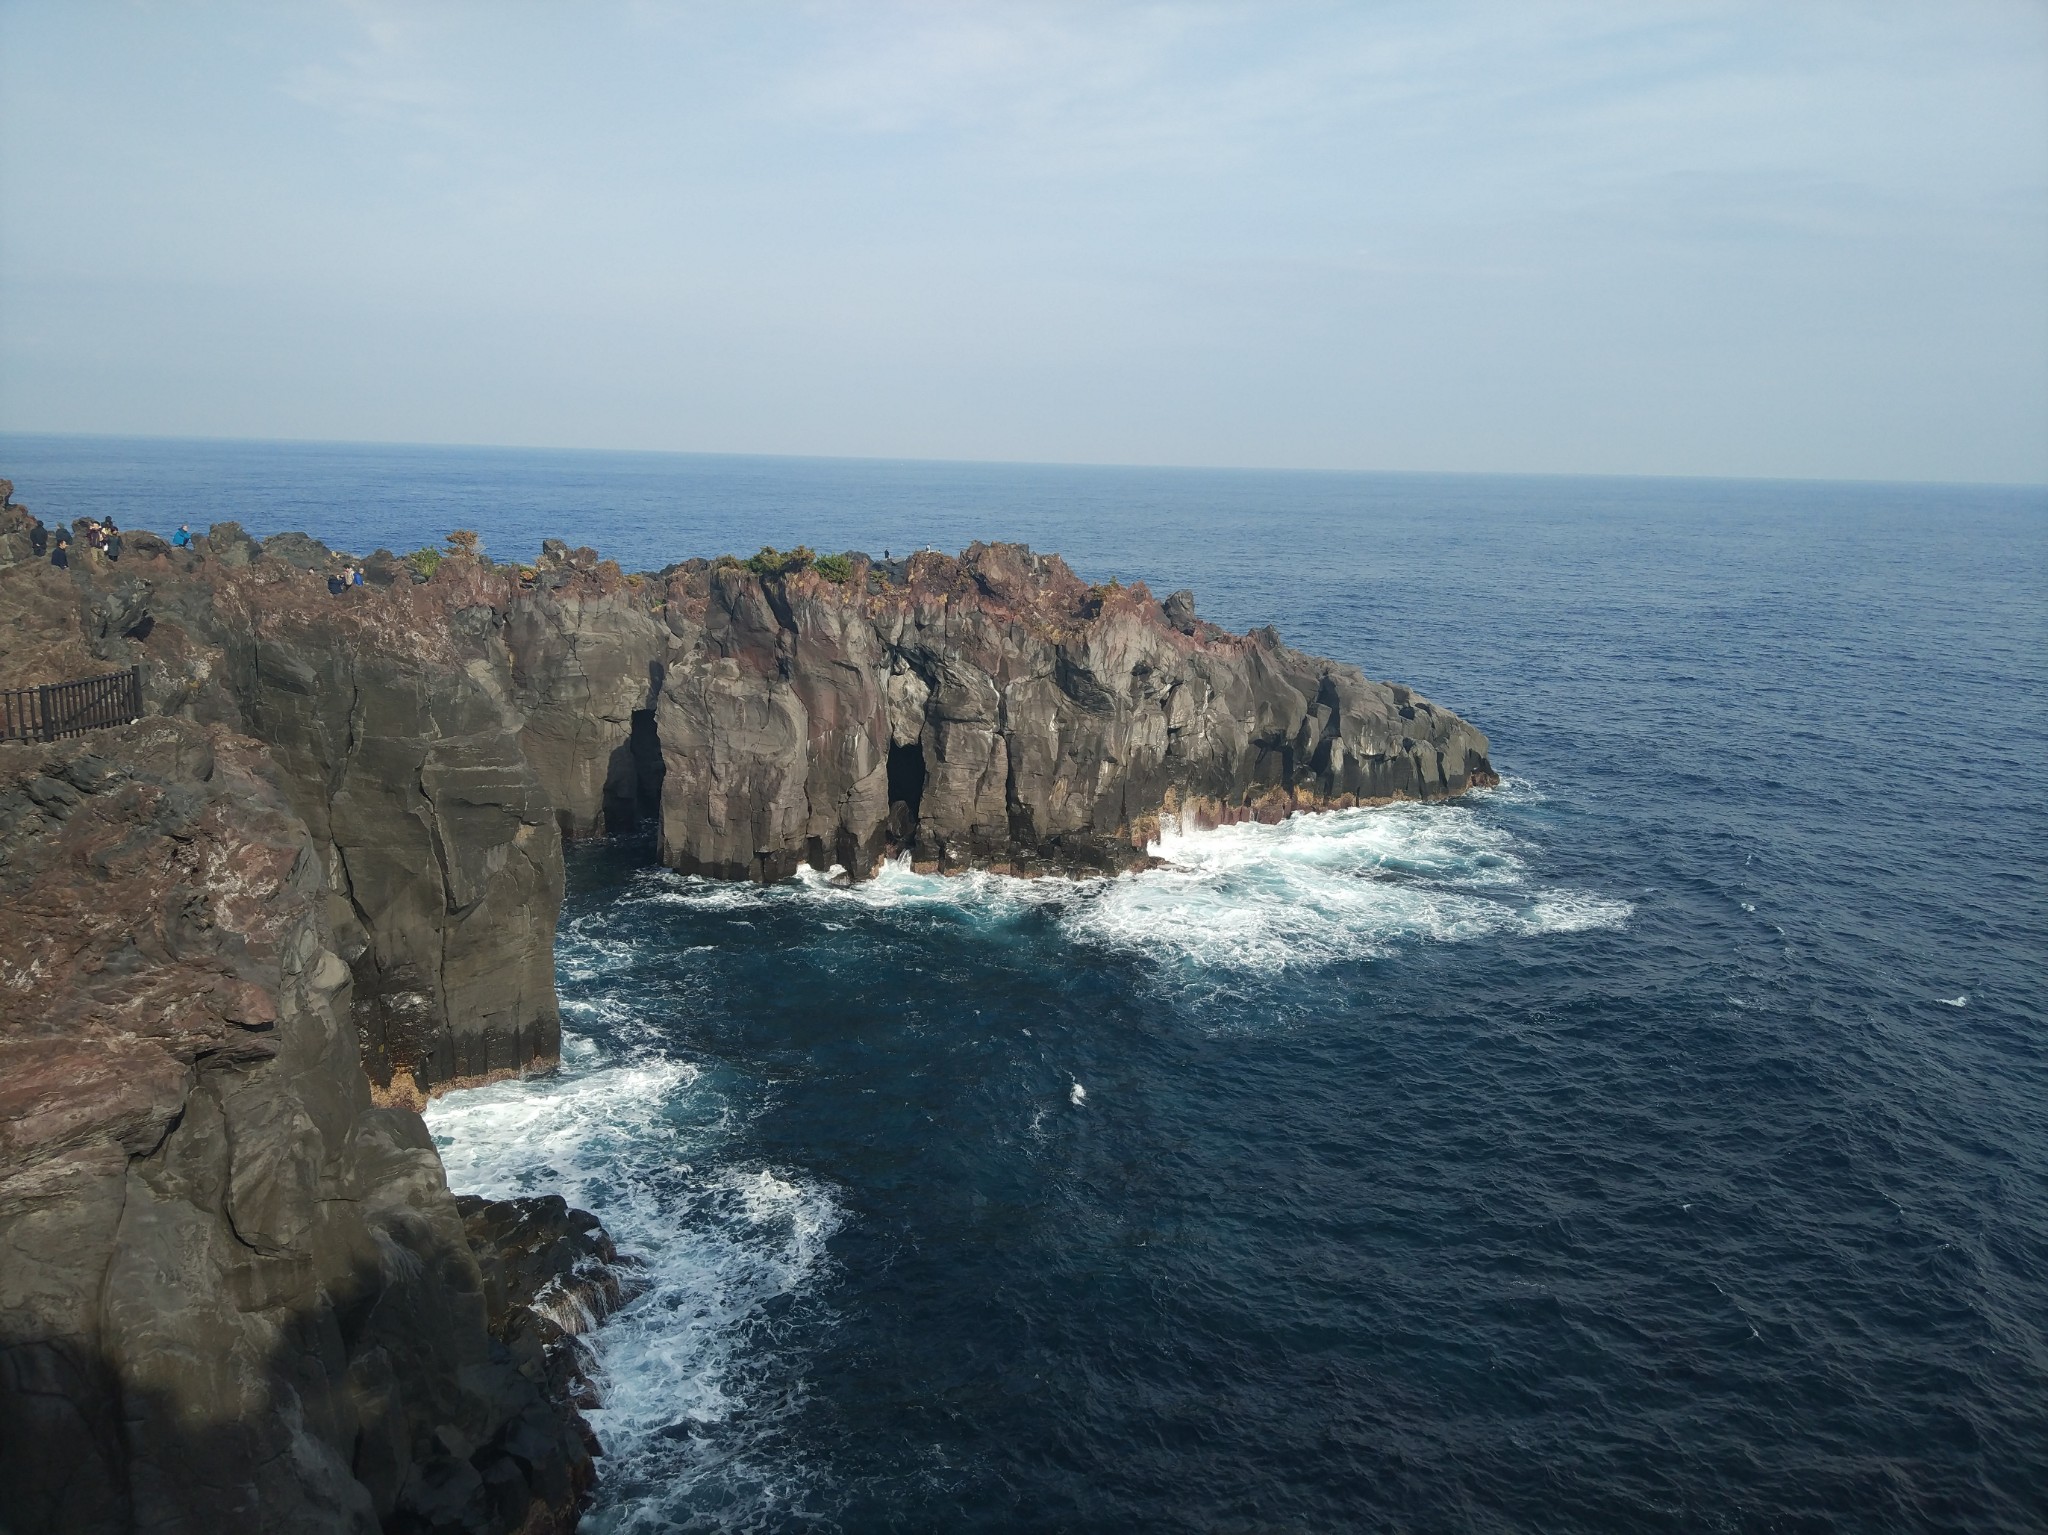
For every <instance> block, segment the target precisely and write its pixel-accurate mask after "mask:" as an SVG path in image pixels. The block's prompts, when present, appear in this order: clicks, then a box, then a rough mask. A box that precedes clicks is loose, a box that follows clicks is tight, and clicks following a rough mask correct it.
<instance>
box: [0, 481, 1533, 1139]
mask: <svg viewBox="0 0 2048 1535" xmlns="http://www.w3.org/2000/svg"><path fill="white" fill-rule="evenodd" d="M8 517H9V520H5V521H0V616H4V617H5V618H6V620H7V621H8V622H9V624H10V625H11V626H12V627H13V628H14V630H15V631H16V632H17V633H18V634H19V635H20V643H19V645H18V646H17V647H16V649H17V653H18V655H19V656H20V657H21V658H23V659H22V660H19V661H16V662H14V663H12V669H13V670H14V671H16V672H19V671H20V670H21V669H22V668H23V667H24V666H26V665H35V666H43V667H49V666H53V665H57V664H73V665H79V664H85V663H86V662H87V661H88V660H90V662H92V663H93V664H98V663H107V664H113V665H123V666H125V665H130V664H135V663H141V664H142V665H143V666H144V675H145V677H146V678H147V679H148V687H149V689H150V694H151V700H152V707H153V708H156V709H160V710H162V711H163V712H165V713H170V714H179V715H184V716H187V717H190V718H195V719H200V720H208V721H217V722H220V723H224V724H228V725H232V726H233V727H234V728H236V729H238V730H242V731H246V732H247V733H249V734H251V735H254V736H256V737H257V738H259V739H261V740H263V741H264V742H266V743H267V744H268V745H269V746H270V747H271V749H272V751H273V753H274V754H275V757H276V759H277V765H278V769H279V773H280V782H281V783H282V784H283V786H284V789H285V793H286V795H287V797H288V798H289V799H290V801H291V803H292V805H293V807H294V808H295V809H296V810H297V811H298V812H299V814H300V816H301V817H302V818H303V819H304V821H305V823H306V825H307V827H308V828H309V830H310V831H311V833H312V836H313V839H314V843H315V846H316V848H317V849H318V852H319V856H320V861H321V867H322V871H323V874H324V876H325V880H326V885H327V889H328V892H329V903H328V904H329V912H328V916H329V920H330V922H331V923H332V924H333V927H334V931H335V934H336V942H337V944H338V945H339V951H340V952H341V954H342V956H343V958H344V959H345V960H346V961H347V962H348V963H349V965H350V968H351V972H352V978H353V982H354V985H353V996H354V1002H353V1007H354V1011H355V1022H356V1025H357V1028H358V1031H359V1035H360V1038H361V1041H362V1044H363V1050H364V1061H365V1065H366V1068H367V1069H368V1070H369V1072H370V1076H371V1080H372V1082H373V1083H374V1084H375V1086H376V1088H377V1090H378V1092H379V1093H380V1094H381V1095H384V1096H385V1097H386V1098H387V1100H388V1101H408V1102H417V1101H419V1095H421V1094H423V1093H429V1092H433V1091H439V1090H442V1089H445V1088H446V1087H448V1086H451V1085H458V1084H462V1083H468V1082H477V1081H484V1080H488V1079H490V1078H492V1077H494V1076H500V1075H503V1074H505V1073H507V1072H512V1071H517V1070H523V1069H526V1068H529V1067H532V1066H536V1065H545V1064H548V1063H549V1062H552V1061H553V1060H554V1059H555V1058H556V1054H557V1051H558V1049H559V1034H560V1024H559V1017H558V1014H557V1010H556V1004H555V997H554V988H553V976H552V960H551V948H552V940H553V931H554V921H555V914H556V910H557V908H558V906H559V903H560V894H561V878H562V873H561V847H560V844H561V839H562V838H563V837H565V836H567V837H575V836H583V835H590V834H594V833H617V832H620V831H624V830H629V829H633V828H635V827H639V826H644V825H648V824H653V825H654V826H655V827H656V828H657V833H658V848H659V854H660V857H661V858H662V860H663V861H664V862H666V863H668V864H670V865H671V866H673V867H675V868H677V869H680V870H683V871H685V872H687V873H695V874H703V875H709V876H712V877H715V878H724V879H756V880H772V879H777V878H781V877H784V876H786V875H788V874H790V873H792V872H793V871H794V870H795V869H796V868H797V867H798V866H799V865H800V864H803V863H809V864H811V865H813V866H815V867H818V868H829V867H831V866H834V865H837V866H840V867H843V868H844V869H846V870H847V871H848V872H849V874H851V875H852V876H854V877H860V876H863V875H865V874H867V873H869V872H871V871H872V870H873V868H874V867H875V865H876V862H877V860H879V859H881V858H884V857H887V856H892V855H898V854H902V855H908V856H910V857H912V858H913V859H915V860H917V861H918V862H919V863H920V864H921V865H922V866H924V867H928V868H933V869H956V868H966V867H993V868H996V869H1001V870H1007V871H1011V872H1017V873H1035V872H1043V871H1052V872H1077V871H1111V870H1118V869H1123V868H1128V867H1132V866H1134V865H1137V864H1140V863H1142V862H1143V860H1144V856H1145V855H1144V849H1145V846H1146V844H1147V843H1148V842H1149V840H1150V839H1151V837H1152V836H1153V835H1154V833H1155V832H1156V830H1157V827H1158V823H1159V818H1160V817H1161V816H1162V815H1174V816H1179V817H1182V818H1184V819H1186V820H1189V821H1191V822H1193V823H1195V824H1215V823H1220V822H1228V821H1234V820H1240V819H1245V818H1259V819H1268V820H1271V819H1278V818H1280V817H1283V816H1285V815H1288V814H1291V813H1293V812H1295V811H1298V810H1322V809H1330V808H1336V807H1341V806H1348V805H1355V804H1361V803H1371V802H1374V801H1378V800H1384V799H1392V798H1431V797H1438V796H1447V795H1454V794H1458V793H1461V792H1463V791H1464V790H1465V789H1467V788H1470V787H1472V786H1474V785H1481V784H1487V783H1490V782H1492V781H1493V773H1492V769H1491V765H1490V763H1489V761H1488V756H1487V742H1486V738H1485V737H1484V736H1483V735H1482V734H1480V732H1479V731H1477V730H1476V729H1474V728H1473V727H1472V726H1470V725H1469V724H1467V723H1466V722H1465V721H1463V720H1461V719H1459V718H1458V717H1457V716H1456V715H1454V714H1451V713H1450V712H1448V711H1447V710H1443V709H1440V708H1438V707H1436V706H1435V705H1433V704H1431V703H1430V702H1429V701H1428V700H1426V699H1424V698H1421V697H1419V696H1417V695H1416V694H1414V693H1413V692H1411V691H1410V690H1408V689H1407V688H1404V687H1401V686H1399V685H1396V684H1389V683H1381V682H1375V681H1371V680H1369V679H1368V678H1366V677H1365V676H1364V675H1363V674H1362V673H1361V672H1360V671H1359V670H1358V669H1357V668H1356V667H1353V666H1350V665H1346V664H1343V663H1340V662H1335V661H1327V660H1322V659H1320V658H1317V657H1315V656H1310V655H1306V654H1304V653H1302V652H1300V651H1297V650H1293V649H1291V648H1289V647H1288V646H1286V645H1284V644H1283V643H1281V641H1280V639H1279V636H1278V635H1277V634H1275V633H1274V632H1273V631H1272V630H1270V629H1266V630H1260V631H1255V632H1254V633H1251V634H1248V635H1233V634H1228V633H1225V632H1224V631H1222V630H1221V629H1218V628H1217V627H1216V626H1215V625H1213V624H1208V623H1205V622H1203V621H1202V620H1201V619H1199V618H1198V617H1197V616H1196V614H1195V610H1194V601H1193V598H1192V597H1191V596H1190V595H1189V594H1188V593H1185V592H1178V593H1175V594H1173V595H1172V596H1170V597H1168V598H1167V599H1166V600H1165V601H1164V602H1160V601H1156V600H1154V599H1153V597H1152V596H1151V594H1150V593H1149V592H1148V591H1147V590H1146V589H1145V587H1144V586H1142V585H1137V586H1118V585H1114V584H1112V585H1110V586H1107V587H1103V586H1090V585H1087V584H1086V583H1084V582H1082V581H1081V580H1080V579H1079V578H1078V577H1076V576H1075V575H1074V573H1073V572H1072V571H1070V570H1069V569H1068V568H1067V567H1066V565H1065V564H1064V563H1063V562H1062V561H1061V560H1059V559H1058V558H1057V557H1054V556H1047V555H1040V554H1034V553H1032V552H1031V551H1030V550H1028V549H1025V548H1023V547H1022V546H1019V545H1013V544H994V545H979V544H978V545H976V546H974V547H973V548H971V549H969V550H967V551H966V552H965V553H964V554H962V555H961V556H960V557H959V558H957V559H955V558H951V557H948V556H945V555H939V554H920V555H918V556H916V557H915V558H913V559H910V560H906V561H897V562H894V563H891V564H881V563H876V562H871V561H869V560H868V559H866V558H865V557H864V556H852V557H850V558H847V559H844V560H835V561H825V562H816V561H812V560H810V559H809V558H808V557H797V556H789V557H770V556H768V555H766V554H765V553H764V555H763V556H761V557H757V558H756V559H754V560H751V561H747V562H741V561H738V560H735V559H729V558H728V559H721V560H716V561H704V560H692V561H689V562H687V563H685V564H681V565H676V566H672V567H670V568H669V569H668V570H666V571H663V572H661V573H659V574H658V575H647V576H627V575H625V574H623V573H622V572H621V571H620V570H619V568H618V567H617V566H616V565H614V564H612V563H610V562H608V561H601V560H600V559H599V558H598V556H597V555H596V554H595V553H594V552H593V551H591V550H588V549H577V550H571V549H568V548H566V547H564V546H563V545H561V544H557V543H550V544H548V545H546V546H545V547H544V549H543V551H542V553H541V556H540V558H539V559H538V560H537V561H536V562H535V564H534V565H532V566H529V567H524V568H521V567H513V566H505V565H491V564H489V563H487V562H484V561H481V560H478V559H476V558H472V557H463V556H458V557H451V558H448V559H445V560H443V561H441V562H440V564H439V565H438V567H437V568H435V569H434V570H433V571H432V574H431V578H428V577H426V576H425V575H424V574H422V573H421V572H420V571H417V570H415V569H414V568H413V567H412V566H409V565H407V564H406V563H404V562H401V561H398V560H395V559H393V558H392V557H391V556H389V555H384V554H380V555H377V556H373V557H372V558H371V559H370V560H369V561H368V562H367V569H368V572H369V577H370V584H369V585H368V586H365V587H363V588H360V589H355V590H351V591H348V592H345V593H343V594H342V595H340V596H338V597H336V596H332V595H330V594H329V592H328V591H327V588H326V584H325V581H326V576H327V574H328V573H329V572H330V571H331V570H333V569H337V568H339V567H340V566H341V565H342V564H344V563H352V562H353V561H352V559H347V558H345V557H343V556H339V555H335V554H333V553H331V552H330V551H328V550H327V549H326V548H325V546H323V545H321V544H319V543H318V542H316V541H315V540H313V539H310V538H307V537H305V536H304V535H300V534H288V535H280V536H279V537H276V538H272V539H270V540H268V541H265V542H263V543H260V544H259V543H257V542H256V541H254V540H252V539H250V538H248V537H247V536H246V535H245V534H243V532H242V531H241V529H240V528H238V527H236V526H234V525H233V524H221V525H217V526H216V527H215V528H213V529H212V530H210V531H209V533H208V535H207V536H206V537H205V538H203V539H202V540H201V541H200V547H199V548H198V549H196V550H193V551H183V550H176V549H172V548H171V547H170V546H168V545H167V544H165V543H164V542H163V541H162V540H161V539H156V538H153V537H152V536H151V535H148V534H130V535H129V537H128V548H127V550H126V551H125V553H124V555H123V558H122V559H121V560H120V561H119V562H107V561H104V560H102V559H99V558H96V557H91V556H81V558H79V559H77V560H74V562H73V564H72V566H71V568H70V569H68V570H61V571H60V570H56V569H53V568H51V567H50V566H49V565H48V564H47V562H46V561H40V560H35V559H31V558H28V557H27V534H26V520H25V517H24V515H23V514H21V513H20V512H18V511H16V512H14V513H12V514H8ZM7 669H8V667H7V666H6V665H5V664H0V673H4V672H5V671H6V670H7ZM43 675H44V677H45V678H47V676H48V673H47V671H45V672H44V674H43ZM8 680H9V679H8V677H7V676H6V675H0V685H6V684H7V682H8Z"/></svg>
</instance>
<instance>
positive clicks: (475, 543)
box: [448, 528, 484, 560]
mask: <svg viewBox="0 0 2048 1535" xmlns="http://www.w3.org/2000/svg"><path fill="white" fill-rule="evenodd" d="M448 552H449V553H450V554H459V555H461V556H463V557H464V558H465V559H471V560H473V559H475V558H476V557H477V556H478V555H479V554H482V553H483V552H484V541H483V540H482V539H481V538H478V537H477V536H476V534H475V533H473V532H471V531H470V530H469V529H468V528H457V529H456V530H455V531H454V532H453V533H450V534H449V535H448Z"/></svg>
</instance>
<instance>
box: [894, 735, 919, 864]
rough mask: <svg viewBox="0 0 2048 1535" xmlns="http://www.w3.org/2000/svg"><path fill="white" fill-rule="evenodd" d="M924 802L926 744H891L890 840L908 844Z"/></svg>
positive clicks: (915, 831)
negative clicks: (920, 807) (919, 809)
mask: <svg viewBox="0 0 2048 1535" xmlns="http://www.w3.org/2000/svg"><path fill="white" fill-rule="evenodd" d="M923 803H924V747H923V745H922V744H920V743H919V742H916V741H912V742H911V743H910V744H909V745H908V746H892V747H890V748H889V840H890V841H892V842H894V843H895V844H896V845H897V846H898V847H908V846H909V845H910V842H911V840H912V839H913V838H914V837H916V835H917V809H918V806H920V805H922V804H923Z"/></svg>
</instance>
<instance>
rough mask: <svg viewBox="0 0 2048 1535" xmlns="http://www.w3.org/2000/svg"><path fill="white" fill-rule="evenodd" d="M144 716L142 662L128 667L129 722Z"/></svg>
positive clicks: (131, 722)
mask: <svg viewBox="0 0 2048 1535" xmlns="http://www.w3.org/2000/svg"><path fill="white" fill-rule="evenodd" d="M141 718H142V663H141V662H140V661H138V662H136V663H135V664H134V665H133V666H131V667H129V668H128V723H129V724H131V725H132V724H134V723H135V722H136V721H137V720H139V719H141Z"/></svg>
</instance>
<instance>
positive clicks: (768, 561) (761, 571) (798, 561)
mask: <svg viewBox="0 0 2048 1535" xmlns="http://www.w3.org/2000/svg"><path fill="white" fill-rule="evenodd" d="M816 558H817V555H816V554H814V553H813V552H812V551H811V547H810V545H808V544H798V545H797V546H796V547H795V548H794V549H771V548H769V547H768V546H767V545H766V544H763V545H762V546H761V552H760V553H759V554H757V555H755V556H754V557H753V558H752V559H750V560H748V561H747V569H749V570H751V571H752V572H753V573H754V574H755V575H757V576H786V575H788V574H789V573H790V572H791V571H793V570H802V569H803V568H804V567H805V566H806V565H808V564H810V563H811V562H812V561H813V560H815V559H816Z"/></svg>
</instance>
